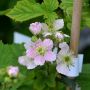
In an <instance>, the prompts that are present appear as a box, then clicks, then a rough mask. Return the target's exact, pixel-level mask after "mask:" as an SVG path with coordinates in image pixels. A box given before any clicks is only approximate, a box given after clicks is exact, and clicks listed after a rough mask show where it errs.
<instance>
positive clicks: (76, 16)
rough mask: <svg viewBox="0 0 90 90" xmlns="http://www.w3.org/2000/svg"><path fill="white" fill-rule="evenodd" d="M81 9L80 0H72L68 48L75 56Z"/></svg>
mask: <svg viewBox="0 0 90 90" xmlns="http://www.w3.org/2000/svg"><path fill="white" fill-rule="evenodd" d="M81 9H82V0H74V2H73V16H72V27H71V43H70V48H71V50H72V51H73V52H74V55H75V56H77V54H78V43H79V35H80V20H81Z"/></svg>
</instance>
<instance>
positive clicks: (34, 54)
mask: <svg viewBox="0 0 90 90" xmlns="http://www.w3.org/2000/svg"><path fill="white" fill-rule="evenodd" d="M26 55H27V56H28V57H30V58H34V57H35V56H36V52H35V50H34V49H33V48H30V49H28V50H27V51H26Z"/></svg>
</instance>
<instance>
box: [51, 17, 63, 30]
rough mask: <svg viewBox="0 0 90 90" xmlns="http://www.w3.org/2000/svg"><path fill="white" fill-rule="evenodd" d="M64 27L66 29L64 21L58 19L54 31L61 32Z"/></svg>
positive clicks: (54, 24)
mask: <svg viewBox="0 0 90 90" xmlns="http://www.w3.org/2000/svg"><path fill="white" fill-rule="evenodd" d="M63 27H64V21H63V19H57V20H55V21H54V23H53V28H54V30H59V29H62V28H63Z"/></svg>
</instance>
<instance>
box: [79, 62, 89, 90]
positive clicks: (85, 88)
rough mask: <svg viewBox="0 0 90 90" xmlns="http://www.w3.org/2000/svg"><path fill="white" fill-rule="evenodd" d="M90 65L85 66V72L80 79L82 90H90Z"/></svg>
mask: <svg viewBox="0 0 90 90" xmlns="http://www.w3.org/2000/svg"><path fill="white" fill-rule="evenodd" d="M89 71H90V64H85V65H84V66H83V71H82V73H81V75H80V76H79V77H78V80H77V81H78V83H79V85H80V87H81V89H82V90H90V72H89Z"/></svg>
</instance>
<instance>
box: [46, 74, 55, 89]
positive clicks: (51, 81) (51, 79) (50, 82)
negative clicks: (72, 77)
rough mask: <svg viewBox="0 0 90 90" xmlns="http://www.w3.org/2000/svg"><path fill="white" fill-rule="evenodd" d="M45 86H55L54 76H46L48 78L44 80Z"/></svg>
mask: <svg viewBox="0 0 90 90" xmlns="http://www.w3.org/2000/svg"><path fill="white" fill-rule="evenodd" d="M46 84H47V85H48V86H49V87H55V86H56V81H55V76H54V75H53V74H51V75H49V76H48V78H47V80H46Z"/></svg>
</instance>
